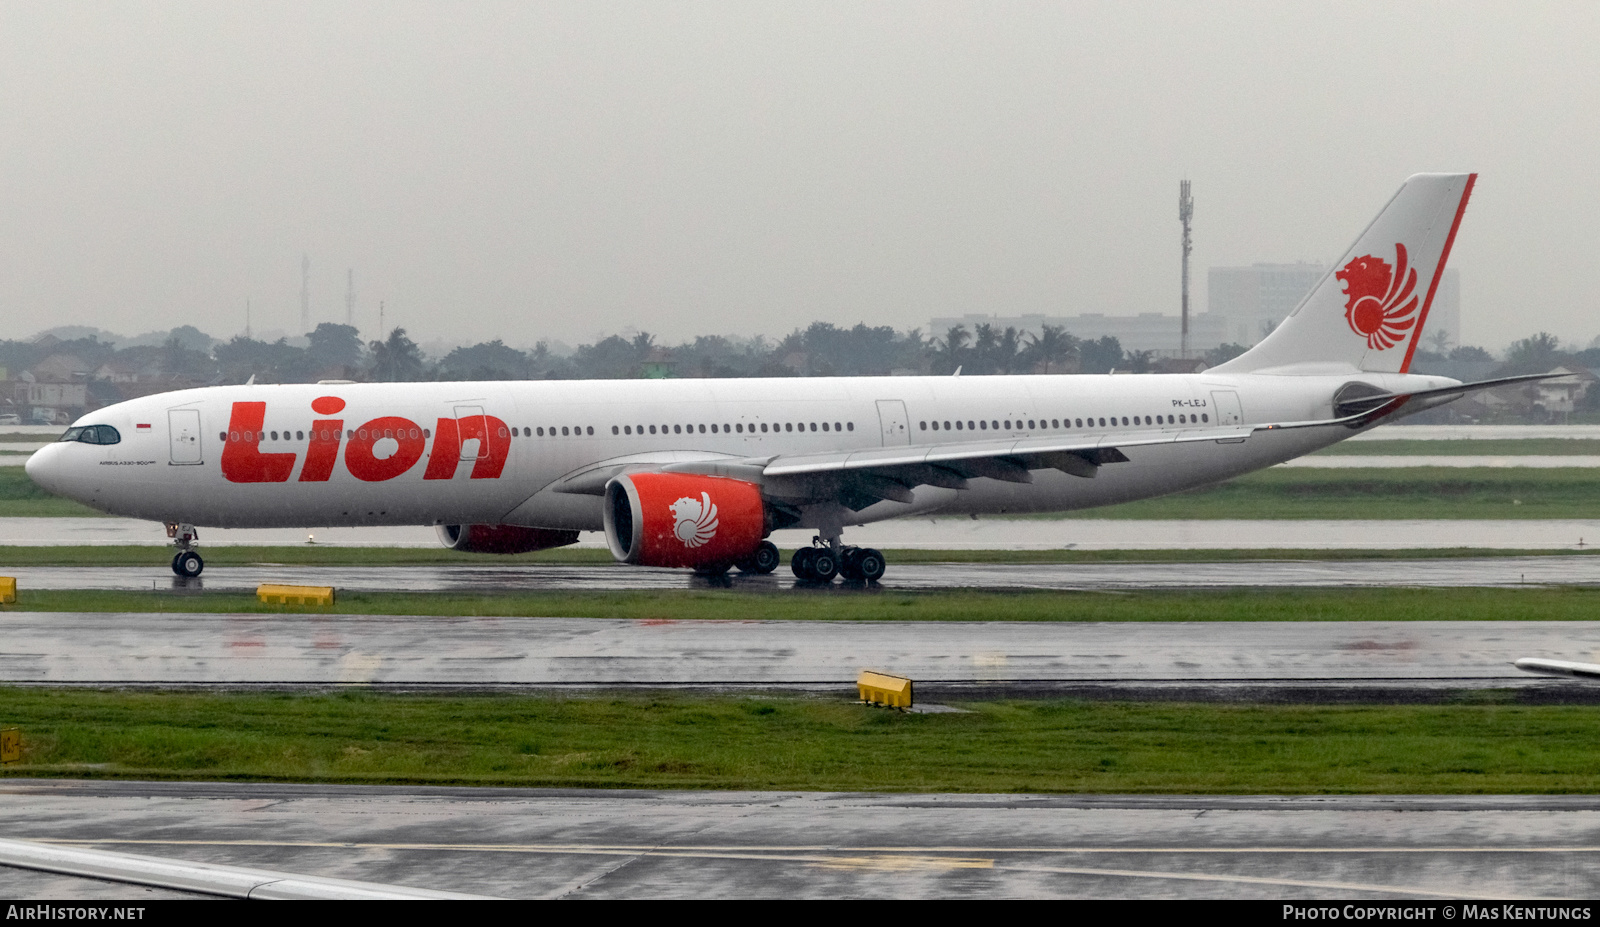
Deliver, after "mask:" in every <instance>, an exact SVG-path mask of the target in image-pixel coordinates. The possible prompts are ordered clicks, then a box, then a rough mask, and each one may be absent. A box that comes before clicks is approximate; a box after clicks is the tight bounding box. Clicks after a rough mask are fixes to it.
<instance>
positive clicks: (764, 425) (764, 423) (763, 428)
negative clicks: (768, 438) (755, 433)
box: [761, 422, 767, 434]
mask: <svg viewBox="0 0 1600 927" xmlns="http://www.w3.org/2000/svg"><path fill="white" fill-rule="evenodd" d="M761 433H762V434H766V433H767V423H766V422H762V423H761Z"/></svg>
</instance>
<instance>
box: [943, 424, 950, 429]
mask: <svg viewBox="0 0 1600 927" xmlns="http://www.w3.org/2000/svg"><path fill="white" fill-rule="evenodd" d="M944 430H945V431H949V430H950V423H949V422H945V423H944Z"/></svg>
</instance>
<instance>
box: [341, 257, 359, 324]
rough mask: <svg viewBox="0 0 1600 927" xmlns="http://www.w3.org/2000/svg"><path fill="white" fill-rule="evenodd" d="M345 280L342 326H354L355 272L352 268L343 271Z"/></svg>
mask: <svg viewBox="0 0 1600 927" xmlns="http://www.w3.org/2000/svg"><path fill="white" fill-rule="evenodd" d="M345 274H346V280H345V287H344V324H346V325H350V326H354V325H355V324H356V271H355V268H354V267H352V268H350V269H349V270H347V271H345Z"/></svg>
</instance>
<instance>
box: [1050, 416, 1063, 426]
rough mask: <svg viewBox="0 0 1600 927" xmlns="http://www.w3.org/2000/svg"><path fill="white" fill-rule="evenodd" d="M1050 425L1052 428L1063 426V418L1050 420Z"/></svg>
mask: <svg viewBox="0 0 1600 927" xmlns="http://www.w3.org/2000/svg"><path fill="white" fill-rule="evenodd" d="M1050 427H1051V428H1060V427H1061V420H1060V419H1056V418H1053V419H1051V420H1050Z"/></svg>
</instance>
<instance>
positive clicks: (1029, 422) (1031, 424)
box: [1028, 418, 1033, 431]
mask: <svg viewBox="0 0 1600 927" xmlns="http://www.w3.org/2000/svg"><path fill="white" fill-rule="evenodd" d="M1028 430H1029V431H1032V430H1033V419H1031V418H1030V419H1028Z"/></svg>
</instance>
